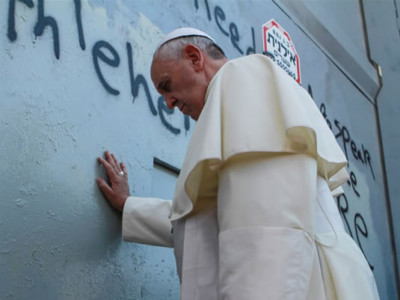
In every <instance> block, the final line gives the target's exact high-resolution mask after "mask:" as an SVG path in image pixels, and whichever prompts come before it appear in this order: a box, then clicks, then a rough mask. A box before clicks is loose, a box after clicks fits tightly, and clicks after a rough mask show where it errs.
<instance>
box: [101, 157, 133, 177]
mask: <svg viewBox="0 0 400 300" xmlns="http://www.w3.org/2000/svg"><path fill="white" fill-rule="evenodd" d="M104 156H105V159H103V158H101V157H99V158H98V161H99V162H100V163H101V164H102V165H103V166H104V168H105V169H106V172H107V175H108V177H110V178H111V177H114V176H117V175H118V176H121V171H122V172H124V176H126V177H127V170H126V167H125V165H124V163H122V162H121V163H119V162H118V160H117V158H116V157H115V155H114V154H110V152H108V151H106V152H105V155H104Z"/></svg>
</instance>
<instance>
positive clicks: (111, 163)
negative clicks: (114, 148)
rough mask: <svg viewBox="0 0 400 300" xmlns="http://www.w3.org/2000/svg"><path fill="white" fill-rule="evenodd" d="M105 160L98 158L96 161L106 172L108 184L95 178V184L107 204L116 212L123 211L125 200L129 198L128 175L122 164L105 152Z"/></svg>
mask: <svg viewBox="0 0 400 300" xmlns="http://www.w3.org/2000/svg"><path fill="white" fill-rule="evenodd" d="M104 156H105V159H104V158H101V157H99V158H98V159H97V160H98V161H99V163H100V164H102V165H103V167H104V169H105V170H106V173H107V176H108V178H109V181H110V183H107V182H106V181H105V180H104V179H103V178H101V177H97V178H96V182H97V185H98V187H99V189H100V190H101V191H102V193H103V194H104V196H105V197H106V199H107V200H108V202H110V204H111V205H112V206H113V207H114V208H115V209H117V210H119V211H122V210H123V209H124V205H125V201H126V198H128V197H129V196H130V193H129V184H128V173H127V171H126V167H125V164H124V163H123V162H121V163H118V160H117V159H116V158H115V156H114V154H110V153H109V152H108V151H106V152H105V155H104Z"/></svg>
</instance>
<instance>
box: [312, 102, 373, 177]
mask: <svg viewBox="0 0 400 300" xmlns="http://www.w3.org/2000/svg"><path fill="white" fill-rule="evenodd" d="M320 112H321V114H322V115H323V116H324V118H325V120H326V121H327V123H328V126H329V128H331V130H332V132H333V133H334V135H335V137H336V139H337V140H338V142H339V143H340V144H341V145H342V149H343V151H344V153H345V155H346V158H347V159H348V158H349V147H350V150H351V151H350V153H351V154H352V155H353V158H355V160H356V161H360V162H361V163H362V164H363V165H367V166H368V167H369V170H370V172H371V175H372V178H373V179H374V180H375V173H374V170H373V168H372V164H371V155H370V153H369V151H368V150H367V149H366V148H365V147H364V144H361V147H360V146H357V142H356V141H355V140H354V139H353V138H352V137H351V135H350V132H349V130H348V129H347V127H346V126H345V125H342V124H341V123H340V121H339V120H337V119H335V120H334V125H335V127H334V128H333V127H332V122H331V121H330V120H329V119H328V116H327V112H326V106H325V104H324V103H322V104H321V105H320Z"/></svg>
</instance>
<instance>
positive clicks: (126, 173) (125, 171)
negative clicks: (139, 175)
mask: <svg viewBox="0 0 400 300" xmlns="http://www.w3.org/2000/svg"><path fill="white" fill-rule="evenodd" d="M120 166H121V170H122V172H124V176H125V177H126V178H128V171H127V170H126V167H125V164H124V163H123V162H122V163H120Z"/></svg>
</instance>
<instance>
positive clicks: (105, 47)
mask: <svg viewBox="0 0 400 300" xmlns="http://www.w3.org/2000/svg"><path fill="white" fill-rule="evenodd" d="M70 1H72V2H73V3H74V8H75V9H74V13H75V21H76V26H77V34H78V41H79V46H80V48H81V49H82V51H85V49H86V42H85V37H84V24H83V22H82V12H81V10H82V5H81V0H70ZM17 2H20V3H22V4H24V5H25V6H27V7H28V8H30V9H32V8H34V7H35V6H34V2H33V1H32V0H9V8H8V26H7V37H8V39H9V40H10V41H11V42H13V43H14V42H16V41H17V38H18V34H17V31H16V28H15V17H16V3H17ZM37 3H38V4H37V22H36V24H35V26H34V29H33V31H34V34H35V36H36V37H38V36H41V35H43V34H44V32H45V29H46V28H50V30H51V33H52V37H53V48H54V55H55V57H56V58H57V59H60V37H59V28H58V25H57V21H56V19H55V18H53V17H51V16H48V15H45V6H44V4H45V1H44V0H38V2H37ZM210 17H211V16H210ZM126 53H127V57H128V68H129V79H130V90H131V94H132V97H133V101H132V103H134V100H135V99H136V98H137V97H139V94H140V93H139V91H140V90H141V87H142V89H143V90H144V93H145V97H146V99H147V102H148V104H149V108H150V112H151V114H152V115H153V116H157V115H159V118H160V121H161V123H162V124H163V125H164V126H165V128H167V129H168V130H169V131H170V132H172V133H173V134H180V133H181V129H179V128H176V127H174V126H172V125H171V124H169V123H168V121H167V119H166V118H165V115H171V114H173V113H174V110H169V109H168V108H167V107H166V105H165V104H164V105H161V104H160V103H161V101H163V98H162V97H160V98H159V99H158V102H157V103H158V105H157V108H156V107H155V105H154V102H153V99H152V97H151V92H150V88H149V85H148V83H147V80H146V78H145V77H144V76H143V75H142V74H135V73H134V62H133V52H132V46H131V44H130V43H129V42H127V43H126ZM92 59H93V66H94V70H95V73H96V75H97V77H98V78H99V81H100V83H101V85H102V86H103V88H104V89H105V90H106V91H107V92H108V93H110V94H111V95H114V96H117V95H120V91H119V90H118V89H117V88H115V87H113V86H112V85H111V83H110V82H111V80H109V81H107V80H106V77H105V75H104V73H105V70H106V68H104V67H103V68H102V65H105V66H108V67H113V68H118V67H119V66H120V61H121V59H120V55H119V53H118V51H117V50H116V49H115V48H114V47H113V45H111V44H110V43H109V42H107V41H104V40H99V41H96V42H95V43H94V45H93V47H92ZM103 69H104V70H103ZM160 99H161V100H160ZM157 109H158V111H157ZM183 128H184V129H185V130H186V132H187V131H188V130H189V129H190V121H189V117H188V116H184V117H183Z"/></svg>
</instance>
